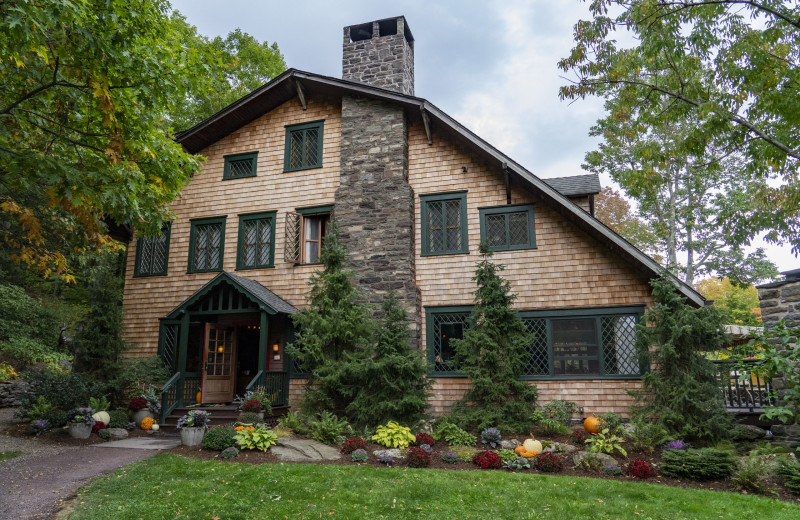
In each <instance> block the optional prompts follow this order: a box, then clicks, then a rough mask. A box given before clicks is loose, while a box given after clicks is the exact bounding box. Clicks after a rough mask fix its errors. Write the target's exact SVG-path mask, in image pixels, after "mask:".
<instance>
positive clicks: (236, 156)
mask: <svg viewBox="0 0 800 520" xmlns="http://www.w3.org/2000/svg"><path fill="white" fill-rule="evenodd" d="M250 158H252V159H253V165H252V166H251V167H250V173H248V174H247V175H238V176H236V177H233V176H231V161H238V160H241V159H250ZM224 159H225V168H224V170H223V172H222V180H224V181H232V180H236V179H247V178H248V177H255V176H256V171H257V170H258V152H257V151H256V152H245V153H236V154H232V155H226V156H224Z"/></svg>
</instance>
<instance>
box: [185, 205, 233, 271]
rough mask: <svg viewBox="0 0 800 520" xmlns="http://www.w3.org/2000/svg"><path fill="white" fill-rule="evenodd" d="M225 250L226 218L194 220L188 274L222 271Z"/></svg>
mask: <svg viewBox="0 0 800 520" xmlns="http://www.w3.org/2000/svg"><path fill="white" fill-rule="evenodd" d="M224 249H225V217H217V218H205V219H199V220H193V221H192V231H191V235H190V238H189V268H188V272H189V273H202V272H213V271H221V270H222V258H223V254H224Z"/></svg>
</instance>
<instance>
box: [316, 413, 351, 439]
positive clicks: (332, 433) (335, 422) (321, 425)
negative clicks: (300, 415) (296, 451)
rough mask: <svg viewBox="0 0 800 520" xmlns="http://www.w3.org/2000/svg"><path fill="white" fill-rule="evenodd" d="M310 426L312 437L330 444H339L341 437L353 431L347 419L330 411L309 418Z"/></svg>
mask: <svg viewBox="0 0 800 520" xmlns="http://www.w3.org/2000/svg"><path fill="white" fill-rule="evenodd" d="M308 428H309V430H310V432H311V438H312V439H314V440H315V441H319V442H321V443H323V444H330V445H334V444H339V437H341V436H342V435H345V434H347V433H350V432H351V431H352V429H351V428H350V424H348V422H347V419H345V418H343V417H342V418H339V417H336V416H335V415H333V414H332V413H330V412H328V411H325V412H321V413H319V414H317V416H316V417H314V418H313V419H311V420H309V423H308Z"/></svg>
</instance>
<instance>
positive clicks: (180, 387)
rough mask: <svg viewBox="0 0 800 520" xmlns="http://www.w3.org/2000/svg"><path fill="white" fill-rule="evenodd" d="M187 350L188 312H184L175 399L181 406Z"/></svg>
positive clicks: (179, 342) (179, 343) (179, 344)
mask: <svg viewBox="0 0 800 520" xmlns="http://www.w3.org/2000/svg"><path fill="white" fill-rule="evenodd" d="M187 350H189V313H188V312H184V313H183V315H182V316H181V332H180V340H179V341H178V372H180V374H181V377H180V379H179V380H178V393H177V401H178V403H179V404H180V406H183V385H184V380H183V374H184V373H185V372H186V351H187Z"/></svg>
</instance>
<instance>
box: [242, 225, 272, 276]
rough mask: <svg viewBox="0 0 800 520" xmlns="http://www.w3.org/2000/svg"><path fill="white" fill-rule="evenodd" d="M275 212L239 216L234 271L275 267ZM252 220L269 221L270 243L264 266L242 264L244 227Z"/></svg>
mask: <svg viewBox="0 0 800 520" xmlns="http://www.w3.org/2000/svg"><path fill="white" fill-rule="evenodd" d="M277 214H278V212H277V211H262V212H260V213H247V214H243V215H239V235H238V237H237V240H236V270H237V271H245V270H248V269H268V268H272V267H275V237H276V222H275V221H276V216H277ZM253 220H256V221H257V220H269V221H270V226H271V227H272V237H271V238H272V241H271V243H270V248H269V262H268V263H266V264H259V263H258V262H256V264H255V265H252V266H248V265H245V264H244V245H245V244H244V240H245V227H246V224H247V222H250V221H253Z"/></svg>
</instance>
